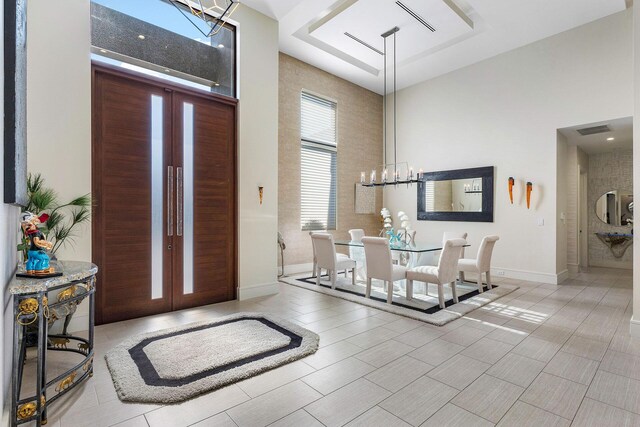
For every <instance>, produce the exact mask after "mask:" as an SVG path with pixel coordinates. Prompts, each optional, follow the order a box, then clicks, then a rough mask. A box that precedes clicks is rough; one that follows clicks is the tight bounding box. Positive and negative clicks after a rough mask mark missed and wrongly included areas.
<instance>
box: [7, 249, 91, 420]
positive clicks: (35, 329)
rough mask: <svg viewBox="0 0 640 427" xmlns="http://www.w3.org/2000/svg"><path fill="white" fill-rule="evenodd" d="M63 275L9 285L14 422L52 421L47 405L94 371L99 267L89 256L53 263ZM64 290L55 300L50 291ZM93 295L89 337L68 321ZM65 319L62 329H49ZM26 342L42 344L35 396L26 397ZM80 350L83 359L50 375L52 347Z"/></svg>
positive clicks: (34, 345) (12, 413)
mask: <svg viewBox="0 0 640 427" xmlns="http://www.w3.org/2000/svg"><path fill="white" fill-rule="evenodd" d="M52 265H53V266H54V267H55V268H56V271H60V272H62V276H59V277H52V278H47V279H29V278H15V279H13V281H12V282H11V284H10V285H9V292H11V294H13V310H14V318H15V322H14V328H13V372H12V384H11V387H12V395H11V397H12V403H11V425H12V426H17V425H19V424H23V423H26V422H32V421H35V422H36V425H37V426H41V425H44V424H46V423H47V408H48V407H49V405H50V404H51V403H53V402H54V401H56V400H57V399H58V398H59V397H61V396H62V395H64V394H66V393H68V392H69V391H70V390H71V389H72V388H74V387H75V386H77V385H78V384H80V383H81V382H82V381H83V380H85V379H86V378H88V377H90V376H92V375H93V326H94V305H95V298H94V293H95V275H96V273H97V272H98V267H96V266H95V265H94V264H91V263H88V262H77V261H57V262H54V263H52ZM54 291H59V293H58V294H57V296H56V297H55V302H52V301H51V299H50V298H49V294H50V293H53V292H54ZM87 297H88V298H89V325H88V331H89V334H88V339H86V338H82V337H79V336H73V335H68V334H67V326H68V324H69V320H70V318H71V316H72V315H73V313H75V310H76V307H77V305H78V304H80V302H81V301H82V300H84V299H85V298H87ZM62 319H64V328H63V331H62V334H60V335H53V334H49V333H48V329H49V327H50V326H51V325H53V323H54V322H55V321H57V320H62ZM27 347H37V359H36V370H37V372H36V377H35V378H36V386H35V394H34V395H33V396H27V397H21V390H22V380H23V372H24V365H25V362H26V355H27ZM48 351H64V352H69V353H75V354H77V355H79V356H76V355H73V354H70V356H73V357H76V358H77V359H78V363H77V364H76V365H74V366H73V367H72V368H71V369H68V370H66V371H65V372H64V373H62V374H61V375H58V376H57V377H56V378H53V379H52V380H50V381H47V363H46V360H47V352H48Z"/></svg>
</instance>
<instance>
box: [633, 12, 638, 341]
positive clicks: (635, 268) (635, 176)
mask: <svg viewBox="0 0 640 427" xmlns="http://www.w3.org/2000/svg"><path fill="white" fill-rule="evenodd" d="M632 9H633V41H634V44H633V49H634V75H635V86H634V89H633V96H634V101H635V114H634V116H633V128H634V129H635V130H636V131H635V132H634V133H633V165H634V168H633V198H634V199H636V198H637V197H636V195H638V196H640V166H638V165H640V132H639V131H638V129H640V7H637V6H636V7H633V8H632ZM631 333H632V334H633V335H635V336H638V337H640V242H639V241H638V239H633V317H632V318H631Z"/></svg>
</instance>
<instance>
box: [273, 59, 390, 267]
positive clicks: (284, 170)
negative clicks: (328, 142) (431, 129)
mask: <svg viewBox="0 0 640 427" xmlns="http://www.w3.org/2000/svg"><path fill="white" fill-rule="evenodd" d="M303 89H304V90H307V91H309V92H311V93H314V94H316V95H319V96H323V97H325V98H328V99H331V100H334V101H336V102H337V104H338V119H337V121H338V212H337V213H338V223H337V230H334V231H331V233H333V234H334V236H335V237H336V239H346V238H348V230H349V229H351V228H363V229H364V230H365V233H366V234H368V235H371V234H373V235H377V233H378V231H379V228H380V222H379V220H378V215H377V214H356V213H355V200H354V197H355V191H354V188H353V185H354V183H355V182H357V181H359V180H360V171H370V170H371V169H372V168H373V167H375V166H376V165H381V164H382V97H381V96H380V95H378V94H376V93H373V92H370V91H368V90H366V89H363V88H361V87H359V86H356V85H354V84H353V83H349V82H347V81H346V80H343V79H340V78H338V77H336V76H333V75H331V74H329V73H326V72H324V71H321V70H319V69H318V68H315V67H313V66H311V65H308V64H306V63H304V62H301V61H299V60H297V59H294V58H292V57H290V56H288V55H285V54H283V53H281V54H280V89H279V91H280V100H279V102H280V108H279V134H280V142H279V148H278V156H279V169H278V229H279V231H280V232H281V233H282V234H283V237H284V240H285V243H286V245H287V249H286V251H285V265H296V264H306V263H310V262H311V261H312V250H311V240H310V238H309V232H308V231H301V229H300V92H301V91H302V90H303ZM367 176H368V175H367ZM376 191H377V194H376V212H379V211H380V209H381V208H382V191H381V190H380V189H377V190H376Z"/></svg>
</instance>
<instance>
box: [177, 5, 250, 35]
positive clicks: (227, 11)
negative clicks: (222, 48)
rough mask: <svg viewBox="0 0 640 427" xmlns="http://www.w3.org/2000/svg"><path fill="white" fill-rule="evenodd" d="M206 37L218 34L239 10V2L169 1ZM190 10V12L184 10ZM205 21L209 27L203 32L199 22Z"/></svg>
mask: <svg viewBox="0 0 640 427" xmlns="http://www.w3.org/2000/svg"><path fill="white" fill-rule="evenodd" d="M169 2H170V3H171V4H172V5H174V6H175V7H176V9H178V10H179V11H180V13H182V15H183V16H184V17H185V18H187V19H188V20H189V22H191V23H192V24H193V26H194V27H196V28H197V29H198V31H200V32H201V33H202V34H203V35H204V36H205V37H211V36H215V35H216V34H218V32H219V31H220V30H222V28H223V27H224V25H225V24H226V23H227V21H228V20H229V18H230V17H231V15H232V14H233V12H235V10H236V9H237V8H238V5H239V4H240V2H239V1H238V0H169ZM184 6H186V7H187V8H189V12H187V11H186V10H185V9H184ZM200 21H204V22H205V23H206V24H207V26H208V27H209V30H208V31H206V32H205V31H202V29H201V28H200V27H201V26H200V25H198V22H200Z"/></svg>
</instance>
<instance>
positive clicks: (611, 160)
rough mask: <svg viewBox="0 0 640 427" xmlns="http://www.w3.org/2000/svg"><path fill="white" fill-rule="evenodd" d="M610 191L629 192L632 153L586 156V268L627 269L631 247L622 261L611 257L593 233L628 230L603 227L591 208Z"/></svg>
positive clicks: (629, 266) (631, 173) (631, 186)
mask: <svg viewBox="0 0 640 427" xmlns="http://www.w3.org/2000/svg"><path fill="white" fill-rule="evenodd" d="M610 190H633V152H632V150H621V151H614V152H612V153H604V154H596V155H591V156H589V184H588V196H587V206H588V212H589V265H591V266H603V267H615V266H618V267H623V268H631V263H632V260H633V248H632V247H629V248H628V249H627V251H626V252H625V254H624V256H623V257H622V258H615V257H614V256H613V254H612V253H611V251H610V250H609V248H608V247H607V246H606V245H605V244H604V243H602V242H601V241H600V240H599V239H598V237H597V236H596V235H595V234H594V233H596V232H612V233H616V232H617V233H625V232H629V231H630V228H629V227H615V226H612V225H608V224H605V223H604V222H602V221H600V219H599V218H598V217H597V216H596V211H595V205H596V201H597V200H598V198H600V196H602V195H603V194H604V193H606V192H607V191H610Z"/></svg>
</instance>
